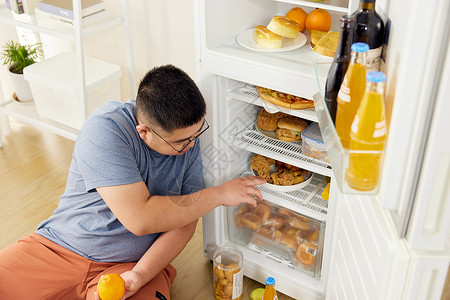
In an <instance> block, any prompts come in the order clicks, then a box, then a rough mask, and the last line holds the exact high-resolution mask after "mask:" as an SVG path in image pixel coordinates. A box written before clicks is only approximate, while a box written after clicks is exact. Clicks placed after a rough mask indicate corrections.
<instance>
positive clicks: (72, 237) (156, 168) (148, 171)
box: [36, 100, 204, 262]
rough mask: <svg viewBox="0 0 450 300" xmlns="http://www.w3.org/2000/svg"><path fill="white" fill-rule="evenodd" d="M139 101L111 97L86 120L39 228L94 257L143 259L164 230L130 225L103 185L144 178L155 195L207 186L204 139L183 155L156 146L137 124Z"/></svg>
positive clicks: (63, 242)
mask: <svg viewBox="0 0 450 300" xmlns="http://www.w3.org/2000/svg"><path fill="white" fill-rule="evenodd" d="M135 103H136V102H135V101H134V100H130V101H128V102H126V103H122V102H109V103H107V104H106V105H104V106H102V107H100V108H99V109H97V110H96V111H95V112H94V113H93V114H92V115H91V116H90V118H89V119H88V120H87V121H86V123H85V125H84V126H83V128H82V129H81V130H80V132H79V134H78V137H77V141H76V143H75V147H74V151H73V157H72V163H71V166H70V169H69V175H68V179H67V185H66V190H65V192H64V194H63V195H62V196H61V199H60V203H59V206H58V208H57V209H56V210H55V211H54V213H53V215H52V216H51V217H50V218H49V219H47V220H45V221H43V222H41V224H39V227H38V229H37V231H36V232H37V233H38V234H40V235H42V236H44V237H46V238H48V239H50V240H51V241H53V242H55V243H57V244H59V245H61V246H63V247H65V248H67V249H69V250H71V251H73V252H75V253H77V254H79V255H81V256H83V257H86V258H88V259H91V260H95V261H103V262H130V261H137V260H139V259H140V258H141V256H142V255H143V254H144V253H145V252H146V251H147V249H148V248H149V247H150V246H151V245H152V244H153V242H154V241H155V240H156V238H157V237H158V236H159V233H155V234H147V235H144V236H136V235H134V234H133V233H131V232H130V231H128V230H127V229H126V228H125V227H124V226H123V225H122V224H121V223H120V221H119V220H118V219H117V218H116V217H115V216H114V214H113V213H112V212H111V210H110V209H109V207H108V206H107V205H106V203H105V202H104V201H103V199H102V198H101V197H100V195H99V193H98V192H97V191H96V188H97V187H104V186H116V185H124V184H130V183H135V182H140V181H144V182H145V183H146V185H147V187H148V190H149V192H150V195H161V196H169V195H187V194H191V193H193V192H196V191H198V190H200V189H203V188H204V182H203V175H202V174H203V173H202V164H201V156H200V144H199V143H198V142H196V143H195V146H194V147H193V148H191V149H190V150H189V151H188V152H186V153H185V154H183V155H170V156H169V155H162V154H159V153H157V152H155V151H153V150H151V149H150V148H148V147H147V145H146V144H145V143H144V141H143V140H142V139H141V138H140V137H139V134H138V132H137V130H136V125H137V124H136V119H135V113H136V105H135ZM124 201H127V200H126V199H124ZM168 201H170V200H169V199H168ZM167 213H168V214H170V212H167Z"/></svg>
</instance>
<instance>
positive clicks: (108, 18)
mask: <svg viewBox="0 0 450 300" xmlns="http://www.w3.org/2000/svg"><path fill="white" fill-rule="evenodd" d="M125 1H126V0H122V5H121V6H122V16H113V15H111V14H106V15H105V16H104V18H101V19H99V20H98V22H94V23H92V24H89V25H82V24H80V25H81V26H79V27H78V26H73V27H70V26H67V25H61V26H59V25H58V24H56V23H52V22H45V21H43V22H41V20H40V19H37V17H36V16H35V15H18V17H15V16H13V13H12V12H11V10H9V9H8V8H6V5H5V4H1V5H0V23H3V24H7V25H11V26H16V27H21V28H25V29H29V30H31V31H33V32H36V33H43V34H47V35H50V36H53V37H56V38H59V39H63V40H67V41H71V42H74V43H75V49H76V53H75V55H76V57H77V59H76V60H77V67H76V71H74V72H75V74H77V77H76V78H77V79H76V80H75V82H74V84H73V88H74V89H76V90H77V92H76V96H75V98H76V102H78V104H79V107H80V111H79V112H78V113H77V115H76V116H75V117H74V118H76V119H77V122H78V119H79V122H81V121H82V117H83V116H84V118H86V117H87V114H88V113H89V112H90V111H92V109H91V108H92V105H90V104H89V103H88V100H89V98H88V96H89V95H88V93H89V87H88V86H86V84H84V83H85V82H87V77H88V76H87V75H88V74H86V73H85V72H84V71H82V70H83V69H84V68H82V63H84V62H85V59H86V58H85V56H84V55H83V42H82V41H83V39H84V38H85V37H88V36H90V35H94V34H98V33H100V32H103V31H106V30H108V29H111V28H113V27H115V26H117V25H119V24H122V23H123V24H124V28H125V29H127V28H128V17H127V9H126V7H127V6H126V3H125ZM74 3H76V2H74ZM74 9H77V7H76V6H75V7H74ZM80 22H81V20H80ZM75 25H76V24H75ZM78 29H79V31H78ZM124 35H125V40H126V41H125V42H126V44H127V46H126V51H127V64H128V74H129V75H130V88H131V94H134V89H135V87H134V86H135V80H134V70H133V61H132V57H131V52H132V51H131V45H130V35H129V33H128V31H127V30H125V31H124ZM119 71H120V70H119ZM111 84H114V85H115V86H116V87H115V90H117V87H119V84H118V83H116V82H114V83H112V81H111ZM115 94H117V93H115ZM6 97H7V98H10V99H6V102H5V103H0V113H2V114H4V115H7V116H12V117H14V118H15V119H17V120H19V121H22V122H25V123H29V124H32V125H33V126H36V127H38V128H41V129H45V130H48V131H51V132H53V133H56V134H58V135H61V136H63V137H66V138H69V139H71V140H75V139H76V136H77V133H78V129H79V127H81V126H79V125H80V124H78V125H76V126H73V124H72V125H71V126H72V127H76V128H77V129H74V128H72V127H68V126H67V125H68V124H65V123H64V122H63V124H61V123H56V122H54V121H51V120H49V119H47V118H43V117H42V116H41V115H40V114H39V112H38V110H37V109H36V105H35V104H34V103H31V104H24V103H15V101H14V100H13V99H11V98H12V97H11V96H9V95H6ZM72 97H73V96H72ZM119 98H120V92H119V95H118V96H117V97H114V99H109V100H119ZM109 100H108V101H109ZM21 106H23V107H21ZM89 106H91V108H90V107H89ZM81 123H82V122H81ZM0 147H1V140H0Z"/></svg>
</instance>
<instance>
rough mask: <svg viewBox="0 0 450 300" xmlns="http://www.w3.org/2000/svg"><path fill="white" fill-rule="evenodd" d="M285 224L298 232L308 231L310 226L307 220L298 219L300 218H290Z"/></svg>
mask: <svg viewBox="0 0 450 300" xmlns="http://www.w3.org/2000/svg"><path fill="white" fill-rule="evenodd" d="M287 223H288V224H289V225H290V226H292V227H294V228H297V229H300V230H309V229H310V225H309V222H308V220H307V219H304V218H300V217H290V218H289V220H288V221H287Z"/></svg>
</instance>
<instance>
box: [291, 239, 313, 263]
mask: <svg viewBox="0 0 450 300" xmlns="http://www.w3.org/2000/svg"><path fill="white" fill-rule="evenodd" d="M316 252H317V245H316V244H312V243H307V242H301V243H300V244H299V245H298V247H297V250H296V251H295V257H296V259H297V261H298V262H299V263H301V264H302V265H304V266H305V267H310V266H312V265H313V264H314V261H315V260H316Z"/></svg>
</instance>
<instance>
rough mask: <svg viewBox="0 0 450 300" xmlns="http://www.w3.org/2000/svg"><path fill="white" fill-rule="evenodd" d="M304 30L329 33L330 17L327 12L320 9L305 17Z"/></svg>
mask: <svg viewBox="0 0 450 300" xmlns="http://www.w3.org/2000/svg"><path fill="white" fill-rule="evenodd" d="M305 26H306V30H308V31H310V30H313V29H315V30H321V31H329V30H330V28H331V15H330V13H329V12H328V11H326V10H325V9H321V8H316V9H315V10H313V11H312V12H310V13H309V15H308V16H307V17H306V21H305Z"/></svg>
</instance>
